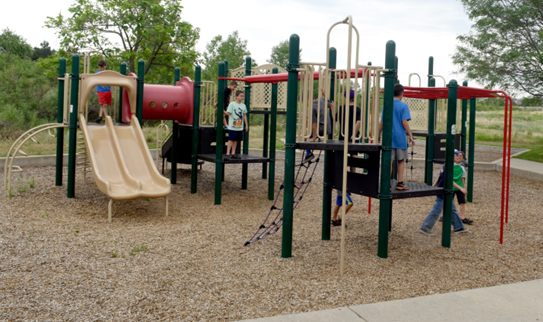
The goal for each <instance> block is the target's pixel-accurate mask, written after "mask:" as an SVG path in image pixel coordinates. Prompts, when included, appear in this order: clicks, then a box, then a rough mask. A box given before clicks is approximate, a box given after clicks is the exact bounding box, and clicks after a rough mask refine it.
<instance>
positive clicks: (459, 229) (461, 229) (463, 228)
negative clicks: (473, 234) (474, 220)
mask: <svg viewBox="0 0 543 322" xmlns="http://www.w3.org/2000/svg"><path fill="white" fill-rule="evenodd" d="M468 230H469V228H468V227H462V228H458V229H457V230H455V231H454V233H455V234H461V233H465V232H467V231H468Z"/></svg>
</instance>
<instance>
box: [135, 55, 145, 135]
mask: <svg viewBox="0 0 543 322" xmlns="http://www.w3.org/2000/svg"><path fill="white" fill-rule="evenodd" d="M143 84H145V62H144V61H143V59H140V60H138V96H137V99H136V117H137V118H138V121H139V122H140V127H141V128H143Z"/></svg>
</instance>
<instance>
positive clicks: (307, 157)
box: [302, 153, 315, 163]
mask: <svg viewBox="0 0 543 322" xmlns="http://www.w3.org/2000/svg"><path fill="white" fill-rule="evenodd" d="M313 159H315V155H314V154H313V153H309V154H308V155H307V156H306V157H305V159H304V161H303V162H302V163H308V162H311V161H312V160H313Z"/></svg>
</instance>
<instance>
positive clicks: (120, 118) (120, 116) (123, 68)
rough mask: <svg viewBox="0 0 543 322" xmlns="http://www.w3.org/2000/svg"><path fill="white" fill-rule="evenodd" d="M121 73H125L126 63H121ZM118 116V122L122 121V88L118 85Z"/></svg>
mask: <svg viewBox="0 0 543 322" xmlns="http://www.w3.org/2000/svg"><path fill="white" fill-rule="evenodd" d="M120 72H121V74H122V75H126V63H121V70H120ZM118 115H119V118H118V119H117V122H118V123H122V122H123V88H122V87H119V114H118Z"/></svg>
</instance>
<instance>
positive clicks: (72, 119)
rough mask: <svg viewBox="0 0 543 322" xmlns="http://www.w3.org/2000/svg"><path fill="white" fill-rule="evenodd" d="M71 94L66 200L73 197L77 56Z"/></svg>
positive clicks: (77, 82)
mask: <svg viewBox="0 0 543 322" xmlns="http://www.w3.org/2000/svg"><path fill="white" fill-rule="evenodd" d="M70 76H71V79H72V92H71V97H70V126H69V129H70V134H69V146H68V198H73V197H75V166H76V152H77V117H78V111H77V100H78V98H79V55H73V56H72V75H70Z"/></svg>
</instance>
